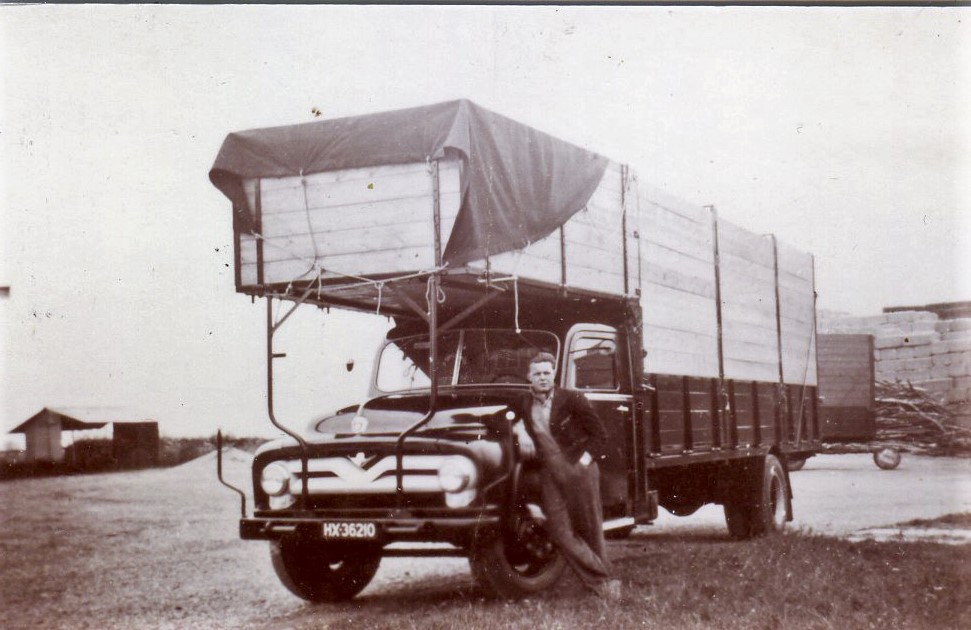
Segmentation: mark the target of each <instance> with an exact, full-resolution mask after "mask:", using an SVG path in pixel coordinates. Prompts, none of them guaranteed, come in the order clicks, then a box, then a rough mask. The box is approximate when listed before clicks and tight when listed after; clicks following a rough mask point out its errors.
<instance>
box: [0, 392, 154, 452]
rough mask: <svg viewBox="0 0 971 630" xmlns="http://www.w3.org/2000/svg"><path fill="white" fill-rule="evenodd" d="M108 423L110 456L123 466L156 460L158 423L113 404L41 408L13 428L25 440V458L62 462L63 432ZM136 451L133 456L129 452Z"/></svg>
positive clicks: (92, 427)
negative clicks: (105, 405) (109, 405)
mask: <svg viewBox="0 0 971 630" xmlns="http://www.w3.org/2000/svg"><path fill="white" fill-rule="evenodd" d="M108 424H111V425H112V429H113V433H114V435H113V448H112V451H113V456H114V458H115V459H116V460H117V461H118V462H119V463H120V464H122V465H123V466H124V467H137V466H151V465H155V464H157V463H158V445H159V437H158V423H157V422H154V421H151V420H147V419H146V418H144V417H142V416H141V414H138V413H137V412H133V411H132V410H130V409H123V408H117V407H57V408H54V407H44V408H43V409H41V410H40V411H38V412H37V413H35V414H34V415H33V416H31V417H30V418H28V419H27V420H25V421H24V422H22V423H20V424H19V425H17V426H16V427H14V428H13V429H12V430H11V431H10V433H22V434H24V437H25V439H26V446H27V452H26V460H27V461H31V462H63V461H64V455H65V449H64V446H63V443H62V435H63V433H64V432H65V431H92V430H96V429H102V428H104V427H105V426H107V425H108ZM133 453H137V454H138V456H137V457H135V456H133V455H132V454H133Z"/></svg>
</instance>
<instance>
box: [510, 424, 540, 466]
mask: <svg viewBox="0 0 971 630" xmlns="http://www.w3.org/2000/svg"><path fill="white" fill-rule="evenodd" d="M513 432H514V433H515V434H516V439H517V440H518V441H519V455H520V456H521V457H522V458H523V459H533V458H534V457H536V444H535V443H533V438H531V437H529V433H527V432H526V427H525V425H523V423H522V422H520V423H517V424H515V425H513Z"/></svg>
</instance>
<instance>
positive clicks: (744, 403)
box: [732, 381, 755, 446]
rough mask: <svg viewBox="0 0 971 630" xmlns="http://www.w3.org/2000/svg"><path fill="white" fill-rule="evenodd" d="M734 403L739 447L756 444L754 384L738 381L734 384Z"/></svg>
mask: <svg viewBox="0 0 971 630" xmlns="http://www.w3.org/2000/svg"><path fill="white" fill-rule="evenodd" d="M732 395H733V397H732V402H733V404H734V413H735V432H736V433H735V434H736V437H737V438H738V445H739V446H752V445H753V444H755V404H754V401H753V399H752V384H751V383H746V382H742V381H736V382H734V383H733V384H732Z"/></svg>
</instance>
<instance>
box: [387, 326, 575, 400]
mask: <svg viewBox="0 0 971 630" xmlns="http://www.w3.org/2000/svg"><path fill="white" fill-rule="evenodd" d="M559 348H560V342H559V340H558V339H557V338H556V336H555V335H554V334H552V333H549V332H546V331H540V330H523V331H520V332H518V333H517V332H515V331H513V330H481V329H476V330H453V331H448V332H446V333H443V334H442V335H441V336H440V337H439V341H438V384H439V385H482V384H494V383H522V384H525V383H527V382H528V381H527V380H526V372H527V369H528V368H529V360H530V359H531V358H532V357H533V355H535V354H536V353H537V352H549V353H551V354H553V356H559ZM430 349H431V346H430V343H429V339H428V335H418V336H414V337H405V338H403V339H395V340H392V341H388V342H387V344H386V345H385V346H384V348H383V349H382V351H381V356H380V358H379V359H378V364H377V374H376V375H375V385H376V386H377V389H378V390H380V391H383V392H396V391H403V390H410V389H427V388H428V387H430V386H431V379H430V378H429V375H428V373H429V369H428V368H429V356H428V355H429V352H430Z"/></svg>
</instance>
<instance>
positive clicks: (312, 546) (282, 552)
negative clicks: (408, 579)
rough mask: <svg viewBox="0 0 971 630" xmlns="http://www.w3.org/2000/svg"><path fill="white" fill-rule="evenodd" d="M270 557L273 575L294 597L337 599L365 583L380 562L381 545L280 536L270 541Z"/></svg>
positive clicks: (355, 591) (316, 599)
mask: <svg viewBox="0 0 971 630" xmlns="http://www.w3.org/2000/svg"><path fill="white" fill-rule="evenodd" d="M270 558H271V559H272V561H273V569H274V570H275V571H276V575H277V577H278V578H280V581H281V582H283V585H284V586H286V587H287V589H288V590H289V591H290V592H291V593H293V594H294V595H296V596H297V597H301V598H303V599H306V600H307V601H311V602H340V601H345V600H348V599H351V598H352V597H354V596H355V595H357V594H358V593H360V592H361V591H362V590H364V587H365V586H367V585H368V583H369V582H370V581H371V578H373V577H374V574H375V573H376V572H377V570H378V565H380V564H381V548H380V547H378V546H376V545H353V544H352V545H347V544H346V543H345V544H342V545H341V546H339V547H338V546H337V545H334V544H332V543H327V542H324V541H321V540H305V539H304V540H301V539H298V538H283V539H281V540H279V541H271V542H270Z"/></svg>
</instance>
